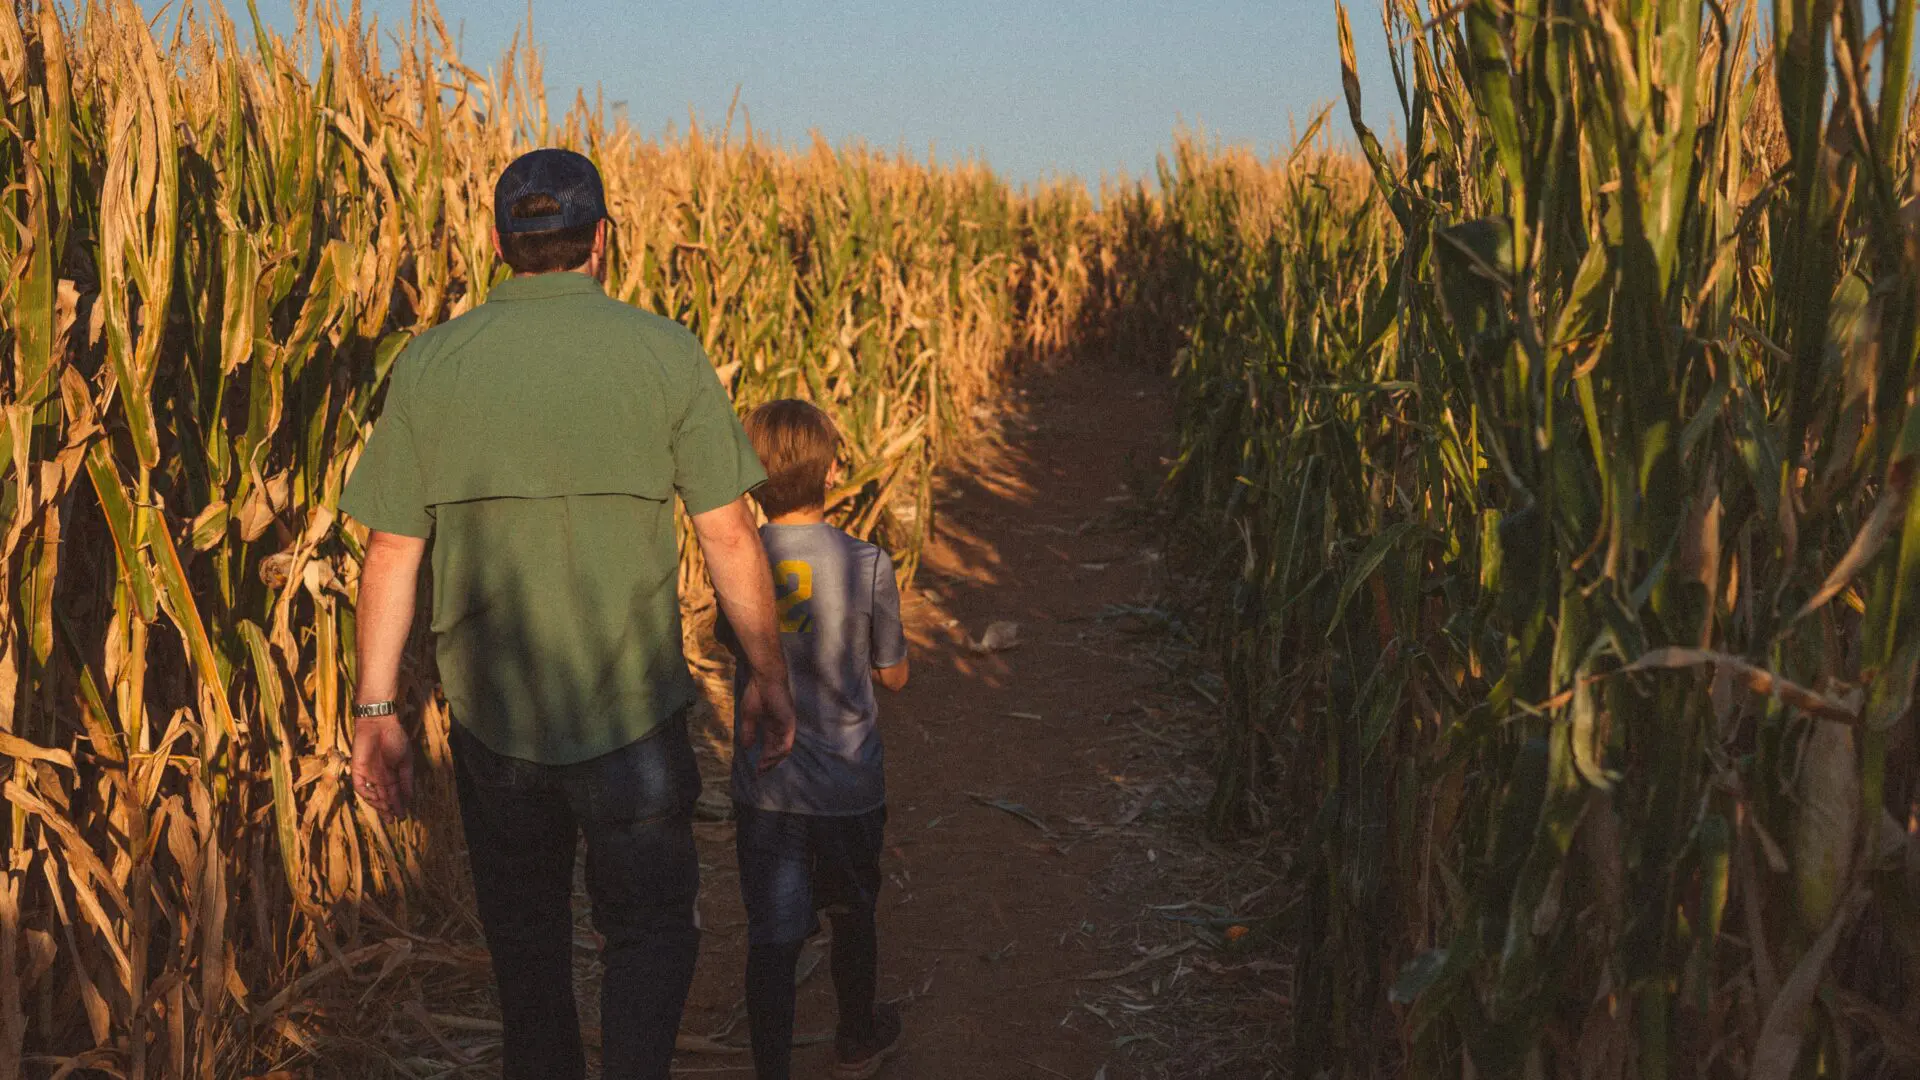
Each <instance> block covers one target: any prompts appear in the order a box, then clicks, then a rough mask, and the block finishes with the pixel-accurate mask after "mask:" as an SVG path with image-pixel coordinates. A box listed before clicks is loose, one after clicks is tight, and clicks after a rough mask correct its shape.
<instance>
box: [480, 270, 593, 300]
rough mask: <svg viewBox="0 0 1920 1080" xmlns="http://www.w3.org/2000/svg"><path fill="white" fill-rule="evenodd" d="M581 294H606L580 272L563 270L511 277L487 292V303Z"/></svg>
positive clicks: (591, 279)
mask: <svg viewBox="0 0 1920 1080" xmlns="http://www.w3.org/2000/svg"><path fill="white" fill-rule="evenodd" d="M579 293H602V294H604V293H605V290H604V289H602V288H601V287H600V283H599V282H598V281H595V280H594V279H593V278H591V277H589V276H588V275H586V274H583V273H581V272H580V271H578V270H562V271H558V272H555V273H551V274H531V275H528V276H527V277H510V278H508V279H507V280H505V281H503V282H501V283H500V284H498V285H495V286H494V287H493V288H492V289H490V290H488V292H487V302H488V303H492V302H493V301H495V300H545V299H548V298H550V297H555V296H573V295H576V294H579Z"/></svg>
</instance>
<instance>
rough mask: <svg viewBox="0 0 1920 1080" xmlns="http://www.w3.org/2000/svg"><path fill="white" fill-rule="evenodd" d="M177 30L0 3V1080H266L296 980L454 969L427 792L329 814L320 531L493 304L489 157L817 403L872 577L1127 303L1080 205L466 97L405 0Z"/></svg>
mask: <svg viewBox="0 0 1920 1080" xmlns="http://www.w3.org/2000/svg"><path fill="white" fill-rule="evenodd" d="M178 7H179V6H176V7H175V8H174V9H169V14H167V15H165V16H163V18H162V21H160V22H157V23H155V24H153V25H151V26H150V25H149V24H148V23H147V21H146V17H145V16H144V15H143V14H142V11H141V9H140V8H139V7H138V6H136V5H135V4H133V3H132V2H131V0H99V2H93V3H88V4H85V5H82V6H80V7H79V9H78V10H77V11H75V10H71V9H68V8H66V7H65V6H63V5H58V4H55V3H53V2H51V0H17V2H14V3H9V4H7V5H5V7H4V8H0V108H3V109H4V118H5V121H4V122H5V125H6V137H5V138H4V139H0V208H3V209H0V265H4V266H6V267H7V268H8V273H7V275H6V277H5V279H4V281H0V356H4V357H5V362H6V364H7V365H8V366H7V368H6V371H5V373H4V384H5V389H4V391H0V402H3V403H4V415H5V426H4V428H3V429H0V446H3V447H4V451H5V452H4V454H0V458H4V460H5V461H6V466H5V470H6V472H5V479H4V483H3V484H0V521H4V522H5V523H6V531H5V544H4V571H3V572H0V613H4V615H5V620H4V625H3V626H0V709H3V710H4V712H0V757H3V758H4V766H3V768H4V777H5V792H6V799H7V814H6V819H5V824H4V835H3V836H0V841H3V842H4V848H5V851H6V854H7V859H8V861H7V863H6V866H5V867H4V870H3V871H0V1076H7V1077H13V1076H21V1075H29V1074H30V1075H38V1076H44V1075H49V1074H56V1073H57V1074H59V1075H65V1072H66V1071H69V1070H74V1069H80V1070H98V1071H99V1072H100V1073H103V1074H107V1075H118V1076H125V1077H156V1076H166V1077H189V1076H193V1077H199V1076H212V1075H243V1074H251V1073H253V1072H257V1071H264V1069H265V1068H266V1067H268V1066H270V1065H271V1064H272V1063H274V1062H278V1061H284V1060H288V1059H291V1058H296V1057H298V1056H300V1055H301V1054H302V1053H306V1052H311V1051H313V1050H315V1048H316V1047H317V1046H319V1045H321V1042H320V1040H321V1039H322V1038H323V1037H324V1036H326V1034H327V1032H328V1031H330V1030H337V1029H339V1028H340V1027H342V1026H343V1020H342V1018H341V1017H338V1016H331V1017H330V1016H329V1014H328V1007H327V1005H326V1000H327V995H325V994H323V993H321V992H320V991H321V990H322V989H323V987H324V985H325V984H326V982H327V980H329V979H334V978H337V977H338V976H339V975H341V974H342V973H343V972H346V971H350V970H351V971H357V972H360V973H361V974H362V975H363V976H370V975H371V974H372V973H375V972H377V973H378V979H376V980H375V981H376V982H379V981H383V980H386V979H388V978H389V977H390V976H391V977H393V978H405V979H412V980H415V981H416V982H417V981H418V980H421V979H430V978H431V977H432V972H433V971H434V970H436V968H438V967H444V966H447V965H458V964H469V965H471V964H473V963H477V962H481V961H483V959H484V958H483V957H478V958H477V957H476V956H474V955H472V954H473V952H474V950H473V949H472V948H471V946H467V947H466V948H465V951H462V949H461V948H460V947H456V946H449V945H447V944H446V942H448V941H454V940H466V941H469V942H470V941H472V940H473V936H472V933H471V927H467V928H466V933H465V934H464V935H462V934H461V933H458V932H456V931H458V930H459V929H460V927H459V926H457V925H456V924H457V923H458V921H459V920H460V919H461V918H463V917H466V916H463V915H461V914H460V912H462V911H463V910H464V908H465V905H464V904H462V903H459V902H458V901H457V898H455V897H454V896H453V894H454V893H455V892H457V891H458V889H459V885H458V873H457V870H455V869H453V868H452V867H451V866H450V865H449V864H448V863H447V860H446V857H445V855H444V852H445V851H446V850H447V849H448V848H450V847H452V846H453V845H452V844H451V843H450V842H449V838H448V837H447V836H446V835H445V834H446V833H448V832H449V831H450V830H452V829H453V828H454V827H455V826H454V824H453V819H452V818H451V816H450V809H449V807H450V800H449V797H448V794H447V792H445V791H439V790H436V791H429V792H428V793H426V795H425V797H424V798H423V804H424V809H423V811H422V812H421V813H420V814H419V815H418V816H417V817H416V818H415V819H413V820H410V821H407V822H403V823H399V824H394V823H387V822H383V821H381V820H379V819H377V818H376V817H375V816H374V815H372V814H371V813H369V812H368V811H366V810H365V809H364V808H358V807H356V805H355V804H354V803H353V802H351V801H350V800H349V799H348V798H347V797H346V790H345V786H344V783H343V781H344V778H345V774H344V764H345V752H346V750H347V748H348V740H349V738H350V734H349V730H348V724H347V721H346V719H345V706H346V704H347V702H348V699H349V695H350V693H351V686H352V681H353V672H352V656H353V638H354V622H353V612H352V597H353V595H354V587H355V579H356V574H357V569H358V565H359V558H360V555H361V552H362V544H363V542H364V539H365V537H364V533H363V531H362V530H360V529H359V528H357V527H356V526H354V525H352V524H350V523H345V522H343V521H342V520H341V519H340V518H339V516H338V514H337V511H336V506H337V498H338V495H339V492H340V488H341V484H342V482H343V479H344V478H345V476H346V475H347V474H348V472H349V471H351V469H352V467H353V463H354V461H355V458H356V454H357V452H358V449H359V447H360V445H361V441H362V439H363V438H364V435H365V433H366V431H367V430H368V428H369V424H370V419H371V417H372V416H373V415H375V414H376V413H377V410H378V407H379V406H378V403H379V395H380V391H381V387H382V385H383V382H384V377H385V376H386V374H387V372H388V370H389V367H390V365H391V364H392V363H393V361H394V359H395V357H396V356H397V355H398V353H399V351H400V349H401V347H402V346H404V344H405V343H406V342H407V341H408V340H409V338H410V337H411V335H413V334H414V333H417V332H419V331H420V330H422V329H424V328H426V327H429V326H432V325H435V324H437V323H439V322H441V321H444V320H445V319H447V318H449V317H451V316H454V315H457V314H459V313H460V312H462V311H465V310H468V309H469V308H471V307H473V306H474V305H475V304H477V303H479V302H481V301H482V300H484V298H485V297H486V295H487V291H488V288H489V287H490V285H492V284H493V283H495V282H496V281H498V280H499V279H500V278H501V277H502V276H503V275H504V274H505V272H506V270H505V268H504V267H503V266H496V264H495V260H494V256H493V252H492V250H491V246H490V241H489V235H488V227H489V225H490V223H491V216H490V215H491V199H492V184H493V179H494V177H495V176H496V175H497V174H498V171H499V170H500V169H501V168H502V167H503V166H504V165H505V164H506V163H507V161H509V160H510V159H511V158H512V156H514V155H515V154H516V153H518V152H519V151H521V150H524V149H526V148H529V147H532V146H536V145H556V144H558V145H566V146H571V147H575V148H578V149H580V150H582V151H583V152H586V153H588V154H590V155H591V156H592V157H593V158H594V159H595V160H596V161H597V162H598V163H599V165H600V168H601V170H602V172H603V174H604V175H605V178H606V186H607V197H608V201H609V207H610V210H611V213H612V216H613V217H614V219H615V221H616V223H617V233H616V237H615V244H614V252H613V257H612V265H611V270H610V273H609V281H608V287H609V291H610V292H611V293H612V294H613V295H615V296H618V297H619V298H621V299H624V300H626V301H628V302H631V303H634V304H636V305H638V306H641V307H643V308H647V309H650V310H653V311H657V312H661V313H663V314H666V315H669V316H672V317H674V318H676V319H679V320H681V321H683V322H684V323H686V324H687V325H688V326H690V327H691V328H692V329H693V330H694V331H695V333H697V334H698V335H699V337H700V338H701V340H702V341H703V342H704V344H705V346H706V348H707V351H708V352H709V354H710V355H711V356H712V357H713V359H714V361H715V363H716V365H718V367H719V368H720V371H721V374H722V376H723V378H724V379H725V381H726V382H727V383H728V385H729V386H730V387H731V388H732V390H733V392H734V394H735V397H736V402H737V404H738V405H739V406H741V407H742V408H745V407H749V406H752V405H754V404H756V403H758V402H760V401H764V400H768V399H771V398H775V397H782V396H795V395H798V396H804V397H807V398H810V399H812V400H813V401H815V402H817V403H819V404H821V405H822V406H823V407H825V408H826V409H827V410H828V411H829V412H830V413H831V414H832V416H833V417H834V419H835V421H836V422H837V423H838V424H839V426H840V428H841V430H842V432H843V433H844V434H845V436H846V440H847V447H848V450H847V453H848V458H849V474H848V478H847V482H846V484H845V485H844V487H843V488H842V489H841V490H840V492H838V493H837V496H836V506H835V508H834V511H835V513H836V515H837V517H838V520H840V521H843V522H845V523H846V524H847V525H848V527H849V528H850V529H852V530H853V531H855V532H856V533H859V534H861V535H863V536H877V537H878V538H880V539H882V540H883V541H884V542H886V543H887V544H888V545H889V546H890V547H892V548H893V549H894V550H895V551H896V552H897V553H899V559H900V561H901V563H902V565H903V568H904V570H905V572H906V573H908V574H910V573H911V572H912V568H913V566H914V564H915V560H916V558H917V554H918V551H919V547H920V545H921V542H922V540H923V538H924V537H925V535H926V532H927V528H928V522H929V520H930V516H931V515H930V510H931V507H930V503H929V490H930V480H931V473H932V467H933V466H934V465H935V464H936V463H938V462H939V461H941V460H943V459H944V458H945V457H946V456H947V455H948V454H950V453H951V452H952V451H953V450H954V449H955V448H956V447H958V446H960V445H962V444H963V443H964V442H965V440H966V439H967V437H968V434H969V431H970V430H971V429H973V428H975V427H976V426H977V424H976V420H975V417H976V412H977V411H978V410H980V409H982V408H983V406H984V404H985V403H986V402H987V400H988V398H989V396H990V395H991V394H992V393H993V392H994V388H995V383H996V381H997V379H998V378H999V377H1000V376H1001V375H1002V373H1003V372H1004V371H1005V370H1007V368H1008V365H1009V364H1011V363H1013V362H1016V361H1018V360H1020V359H1022V358H1041V359H1044V358H1047V357H1050V356H1054V355H1057V354H1060V353H1062V352H1064V351H1065V350H1067V349H1068V348H1069V347H1070V345H1071V343H1072V341H1073V340H1074V339H1075V338H1076V336H1077V335H1082V334H1084V333H1086V332H1087V331H1088V328H1089V327H1093V326H1096V325H1103V323H1102V320H1103V319H1104V316H1102V315H1101V314H1100V312H1099V310H1098V309H1099V307H1100V305H1101V304H1102V303H1104V300H1103V299H1102V298H1103V297H1105V296H1108V295H1109V294H1111V295H1119V293H1118V292H1117V291H1116V290H1117V289H1118V286H1117V285H1115V283H1116V282H1118V281H1119V280H1120V278H1121V277H1122V276H1123V274H1122V268H1121V267H1120V265H1119V263H1118V261H1117V256H1116V254H1115V253H1114V252H1112V251H1109V250H1106V249H1104V248H1103V247H1102V246H1101V245H1102V243H1103V242H1102V241H1101V239H1100V237H1101V235H1102V233H1101V231H1100V230H1099V229H1098V228H1095V227H1094V226H1093V224H1092V223H1093V221H1094V216H1093V211H1092V201H1091V198H1090V197H1089V195H1088V194H1087V192H1086V191H1085V190H1084V189H1083V188H1081V187H1079V186H1077V185H1073V186H1068V185H1061V186H1055V187H1049V188H1045V189H1042V190H1039V191H1036V192H1031V193H1027V192H1016V191H1013V190H1011V189H1010V188H1008V187H1007V186H1006V185H1005V184H1004V183H1002V182H1001V181H999V180H997V179H996V178H994V177H993V176H992V175H991V174H990V173H989V172H988V171H987V170H986V169H984V168H983V167H977V166H965V165H963V166H956V167H946V168H936V167H932V166H928V165H923V164H919V163H916V162H913V161H911V160H904V159H897V158H891V157H887V156H884V155H879V154H874V153H869V152H865V151H862V150H859V149H847V150H838V151H836V150H834V149H831V148H829V147H827V146H825V145H823V144H816V145H814V146H812V147H811V148H805V149H801V150H797V151H787V150H781V149H777V148H774V147H771V146H769V145H767V144H765V142H764V141H762V140H755V139H754V138H753V137H752V136H751V133H749V134H748V135H747V137H746V138H744V139H743V138H740V137H738V136H737V135H736V136H732V137H728V136H722V137H720V138H717V139H716V138H714V137H712V136H709V135H703V134H702V133H700V132H699V131H698V130H695V131H694V132H692V133H691V134H689V135H688V136H687V137H685V138H684V139H680V140H677V141H670V142H664V143H662V142H649V141H645V140H642V139H640V138H638V137H636V135H635V134H634V133H633V132H632V131H630V130H628V129H627V128H625V127H624V126H622V125H619V124H613V123H609V122H608V121H607V120H606V119H605V118H604V117H603V115H602V113H601V112H600V111H599V109H598V108H597V107H595V106H592V105H589V103H588V102H587V101H585V100H584V98H583V99H580V100H577V101H575V102H574V103H573V104H572V105H571V107H570V108H568V109H566V110H565V112H564V115H559V116H557V117H555V116H553V115H552V114H550V112H549V108H548V103H547V101H546V99H545V97H544V93H543V90H542V88H541V78H540V71H539V65H538V56H537V54H536V53H534V52H531V51H528V50H525V49H520V50H518V51H516V52H513V53H510V54H509V55H508V56H507V57H506V58H505V60H504V61H503V62H502V63H501V64H500V65H499V66H498V67H496V68H494V69H492V70H490V71H489V72H488V73H485V74H483V73H481V72H479V71H476V70H474V69H472V68H470V67H468V66H467V65H466V63H464V62H463V60H462V58H461V57H460V56H459V55H458V53H457V51H456V49H455V48H454V46H453V45H452V43H451V39H450V38H449V36H448V34H447V31H446V29H445V26H444V24H443V23H442V22H441V20H440V18H439V16H438V14H437V12H436V11H435V10H434V8H433V7H432V5H431V3H422V4H420V5H418V6H416V8H415V11H414V14H413V16H412V18H411V19H410V20H409V21H408V22H407V23H406V24H405V25H402V26H399V27H391V28H385V29H384V30H383V29H380V28H376V27H375V26H373V25H370V24H365V23H363V22H362V21H361V19H360V16H359V14H358V10H357V6H356V8H355V10H354V11H352V12H350V13H341V12H339V11H338V9H337V8H335V7H334V6H333V5H331V4H327V3H321V4H317V5H312V11H311V12H310V13H308V14H307V15H303V17H302V21H301V26H300V27H299V30H298V32H297V33H296V34H294V35H293V36H292V37H291V38H290V39H289V38H282V37H279V36H276V35H273V34H271V33H268V32H267V31H265V30H264V29H263V28H262V27H260V26H259V24H258V22H257V21H256V22H255V24H254V25H253V26H252V27H250V28H242V29H241V30H236V27H235V26H234V24H233V22H232V21H231V20H230V19H229V18H228V16H227V15H226V14H225V13H224V12H223V11H222V10H221V9H220V7H219V6H217V5H207V4H198V5H192V6H191V7H190V8H189V11H193V12H198V14H189V15H185V16H182V15H179V14H175V13H174V12H177V10H178ZM306 8H307V5H302V10H303V11H304V10H305V9H306ZM249 9H250V10H251V5H249ZM243 37H245V38H247V39H248V40H249V41H257V42H259V44H258V45H253V44H249V45H247V46H245V47H243V46H242V44H241V39H242V38H243ZM1121 204H1125V205H1130V206H1131V208H1132V209H1131V210H1116V211H1115V213H1116V214H1120V213H1133V214H1140V213H1145V212H1147V211H1148V210H1150V208H1148V207H1146V206H1145V204H1144V203H1143V202H1142V201H1141V200H1139V199H1134V200H1132V201H1131V202H1130V203H1128V202H1127V201H1126V200H1121V201H1120V203H1117V204H1116V205H1117V206H1118V205H1121ZM696 569H697V568H695V567H694V566H693V565H692V560H691V556H689V558H688V560H687V566H686V573H685V575H684V576H685V578H686V580H687V581H688V582H689V583H692V582H696V581H698V580H700V578H699V576H698V574H697V573H695V570H696ZM690 595H691V597H692V600H691V602H692V603H693V604H694V605H695V606H696V607H697V606H698V605H699V604H701V603H704V602H707V601H703V600H702V599H701V597H700V596H699V594H698V590H690ZM415 656H416V657H417V658H418V662H417V663H416V664H415V665H414V671H415V676H416V677H415V678H414V679H413V687H412V690H411V691H410V693H411V695H412V697H413V699H414V701H413V705H414V706H415V707H418V708H421V709H423V710H425V712H426V714H427V716H428V723H427V724H426V731H427V737H426V738H427V753H428V756H429V757H430V758H431V759H433V760H434V761H435V762H436V763H437V764H440V765H444V764H445V761H446V746H445V716H444V715H443V713H442V712H440V711H439V709H438V707H437V706H436V705H435V704H434V702H433V701H432V699H431V696H430V695H431V678H430V676H429V675H428V673H427V669H426V665H427V664H429V663H430V660H429V659H428V657H429V656H430V654H429V653H428V652H427V651H426V650H424V649H420V650H416V652H415ZM442 771H443V770H442ZM434 836H439V837H440V839H441V842H438V843H436V842H434V841H433V840H432V839H431V838H432V837H434ZM316 1002H318V1004H316ZM330 1025H331V1026H330ZM383 1067H386V1068H391V1069H397V1070H398V1071H399V1072H401V1073H408V1069H409V1066H408V1065H407V1063H406V1061H405V1060H401V1059H393V1058H388V1059H386V1060H385V1061H384V1062H383Z"/></svg>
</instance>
